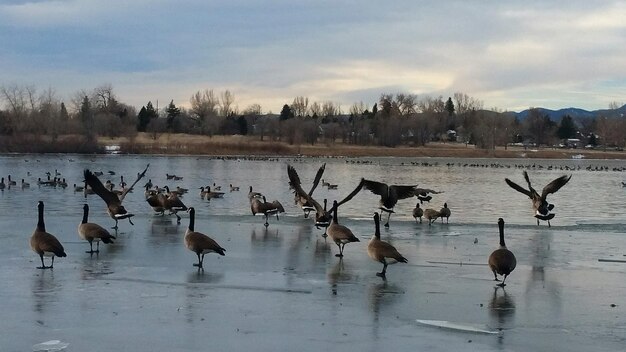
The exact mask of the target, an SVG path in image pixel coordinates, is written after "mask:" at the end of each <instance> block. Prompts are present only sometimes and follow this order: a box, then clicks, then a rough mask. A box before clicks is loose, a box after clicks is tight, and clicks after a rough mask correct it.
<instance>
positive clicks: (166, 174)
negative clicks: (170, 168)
mask: <svg viewBox="0 0 626 352" xmlns="http://www.w3.org/2000/svg"><path fill="white" fill-rule="evenodd" d="M165 177H166V178H167V179H168V180H171V179H173V178H174V177H176V175H170V174H168V173H165Z"/></svg>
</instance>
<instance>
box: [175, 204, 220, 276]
mask: <svg viewBox="0 0 626 352" xmlns="http://www.w3.org/2000/svg"><path fill="white" fill-rule="evenodd" d="M195 217H196V210H195V209H194V208H193V207H190V208H189V227H188V228H187V231H185V246H186V247H187V248H188V249H189V250H190V251H192V252H194V253H196V255H197V256H198V263H197V264H195V263H194V264H193V266H197V267H198V270H200V269H203V268H202V262H203V261H204V255H205V254H207V253H217V254H219V255H222V256H223V255H225V254H224V251H225V249H224V248H222V247H221V246H220V245H219V244H217V242H215V240H213V239H212V238H211V237H209V236H207V235H205V234H203V233H200V232H196V231H195V230H194V226H195Z"/></svg>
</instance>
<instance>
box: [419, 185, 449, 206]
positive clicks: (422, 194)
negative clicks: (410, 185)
mask: <svg viewBox="0 0 626 352" xmlns="http://www.w3.org/2000/svg"><path fill="white" fill-rule="evenodd" d="M429 193H432V194H441V193H443V191H440V192H438V191H435V190H433V189H430V188H415V196H416V197H417V199H418V200H419V202H420V204H424V202H429V203H430V200H431V199H433V196H431V195H429Z"/></svg>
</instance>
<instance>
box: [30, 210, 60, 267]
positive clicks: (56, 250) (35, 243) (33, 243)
mask: <svg viewBox="0 0 626 352" xmlns="http://www.w3.org/2000/svg"><path fill="white" fill-rule="evenodd" d="M43 208H44V205H43V202H42V201H39V203H38V204H37V210H38V215H39V219H38V222H37V228H35V231H34V232H33V234H32V236H31V237H30V248H31V249H32V250H33V251H34V252H35V253H37V254H39V258H40V259H41V266H39V267H37V269H52V268H53V267H54V257H55V256H56V257H67V254H65V249H64V248H63V245H62V244H61V242H59V240H58V239H57V238H56V237H54V235H52V234H49V233H47V232H46V224H45V222H44V218H43ZM44 256H45V257H52V263H51V264H50V266H46V265H45V264H44V261H43V257H44Z"/></svg>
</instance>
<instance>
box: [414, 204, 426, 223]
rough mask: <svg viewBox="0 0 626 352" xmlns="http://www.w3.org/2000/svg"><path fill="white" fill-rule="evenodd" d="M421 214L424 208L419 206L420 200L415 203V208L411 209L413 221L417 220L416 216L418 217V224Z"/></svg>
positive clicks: (422, 214)
mask: <svg viewBox="0 0 626 352" xmlns="http://www.w3.org/2000/svg"><path fill="white" fill-rule="evenodd" d="M422 216H424V209H422V208H420V202H418V203H417V204H415V208H414V209H413V217H414V218H415V222H417V218H420V224H421V223H422Z"/></svg>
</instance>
